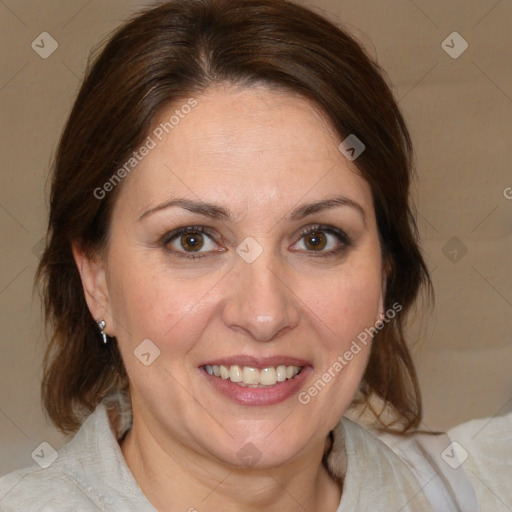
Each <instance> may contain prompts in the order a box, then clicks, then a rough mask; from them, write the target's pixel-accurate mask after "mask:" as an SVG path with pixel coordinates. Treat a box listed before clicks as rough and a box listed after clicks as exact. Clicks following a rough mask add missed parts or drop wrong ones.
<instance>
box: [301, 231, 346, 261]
mask: <svg viewBox="0 0 512 512" xmlns="http://www.w3.org/2000/svg"><path fill="white" fill-rule="evenodd" d="M316 231H321V232H325V233H329V234H331V235H333V236H335V237H336V238H337V239H338V241H339V245H338V246H337V247H335V248H334V249H330V250H328V251H306V250H304V249H299V250H295V251H296V252H303V253H309V254H311V255H313V256H329V255H334V254H337V253H338V252H340V251H342V250H343V249H346V248H347V247H349V246H351V245H352V240H351V238H350V237H349V236H348V235H347V233H346V232H345V231H344V230H342V229H340V228H337V227H335V226H332V225H328V224H312V225H308V226H305V227H304V228H302V229H301V230H300V231H299V234H298V237H297V240H296V241H295V242H294V243H293V245H295V244H297V243H298V242H300V241H301V240H302V239H303V238H304V236H306V235H309V234H311V233H314V232H316ZM315 253H316V254H315Z"/></svg>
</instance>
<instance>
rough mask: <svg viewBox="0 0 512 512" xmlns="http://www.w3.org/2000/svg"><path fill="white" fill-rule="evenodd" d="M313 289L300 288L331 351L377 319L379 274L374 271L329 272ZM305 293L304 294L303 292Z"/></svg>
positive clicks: (379, 296) (379, 295) (345, 343)
mask: <svg viewBox="0 0 512 512" xmlns="http://www.w3.org/2000/svg"><path fill="white" fill-rule="evenodd" d="M314 290H316V291H313V292H312V291H311V288H309V290H303V291H301V292H300V293H302V295H301V296H304V297H307V299H306V300H305V303H306V305H307V307H308V308H309V309H310V310H311V312H312V313H313V314H311V315H310V317H311V318H312V319H314V321H315V322H316V325H317V330H319V329H320V330H322V332H324V333H325V336H323V337H322V339H324V340H326V344H328V345H329V347H328V348H329V349H330V350H342V349H343V348H344V347H345V346H346V345H347V344H350V343H351V341H352V340H353V339H355V338H356V337H357V336H358V335H359V334H360V333H361V332H363V331H364V330H365V329H367V328H368V327H370V326H373V325H374V324H375V323H376V321H377V318H378V311H379V304H380V299H381V277H380V275H379V274H378V273H377V272H373V271H371V270H369V269H366V271H365V272H361V273H359V272H354V273H343V272H340V273H339V274H336V275H332V276H331V277H330V278H328V279H325V280H323V281H322V282H319V283H318V286H316V287H315V289H314ZM306 293H307V294H306Z"/></svg>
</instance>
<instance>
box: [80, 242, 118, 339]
mask: <svg viewBox="0 0 512 512" xmlns="http://www.w3.org/2000/svg"><path fill="white" fill-rule="evenodd" d="M71 248H72V251H73V258H74V259H75V263H76V266H77V268H78V272H79V274H80V278H81V280H82V286H83V289H84V295H85V300H86V302H87V306H88V307H89V311H90V312H91V315H92V317H93V318H94V320H96V322H99V321H100V320H105V324H106V326H105V332H106V333H107V334H108V335H109V336H115V333H114V332H113V331H114V330H115V326H114V322H113V320H112V316H111V314H110V299H109V293H108V286H107V274H106V266H105V263H104V261H103V260H102V258H100V257H91V255H90V254H88V253H87V252H86V251H85V250H84V248H83V246H82V244H80V243H79V242H73V243H72V245H71Z"/></svg>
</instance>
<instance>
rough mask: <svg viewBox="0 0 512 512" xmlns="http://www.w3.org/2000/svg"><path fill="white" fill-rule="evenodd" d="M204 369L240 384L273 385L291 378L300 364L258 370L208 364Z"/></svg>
mask: <svg viewBox="0 0 512 512" xmlns="http://www.w3.org/2000/svg"><path fill="white" fill-rule="evenodd" d="M205 369H206V371H207V372H208V373H209V374H210V375H215V377H222V378H223V379H229V380H231V381H232V382H236V383H237V384H239V385H241V386H258V385H263V386H273V385H274V384H276V382H283V381H285V380H286V379H292V378H293V377H295V375H297V374H298V373H299V372H300V370H301V369H302V367H301V366H285V365H284V364H282V365H279V366H276V367H273V366H269V367H268V368H263V369H262V370H259V369H258V368H253V367H251V366H239V365H237V364H233V365H231V366H224V365H222V364H221V365H216V364H214V365H211V366H210V365H209V364H207V365H206V366H205Z"/></svg>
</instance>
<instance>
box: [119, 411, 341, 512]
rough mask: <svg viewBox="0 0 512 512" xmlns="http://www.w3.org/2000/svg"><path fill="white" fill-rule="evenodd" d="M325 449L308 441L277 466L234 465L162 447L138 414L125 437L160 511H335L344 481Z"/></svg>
mask: <svg viewBox="0 0 512 512" xmlns="http://www.w3.org/2000/svg"><path fill="white" fill-rule="evenodd" d="M324 448H325V446H324V445H323V444H322V445H318V446H310V447H308V452H307V453H306V454H304V455H303V456H301V457H299V458H297V459H295V460H294V461H292V462H290V463H287V464H285V465H283V466H279V467H275V468H269V469H259V468H258V469H255V468H251V469H250V468H233V466H228V465H224V464H222V463H221V462H219V461H218V460H215V459H213V458H205V457H204V456H203V455H201V454H199V453H198V452H197V451H194V450H192V449H190V448H189V447H187V446H184V445H182V444H179V443H174V442H171V443H166V444H165V447H164V445H163V444H162V443H161V442H159V441H158V439H157V436H155V435H154V434H153V433H152V432H151V431H150V430H149V429H147V428H145V425H144V424H143V423H141V422H137V421H136V418H134V422H133V427H132V429H131V430H130V431H129V432H128V434H127V435H126V437H125V438H124V439H123V441H122V442H121V450H122V452H123V455H124V457H125V459H126V462H127V464H128V467H129V468H130V471H131V472H132V474H133V476H134V478H135V480H136V481H137V483H138V484H139V487H140V488H141V490H142V492H143V493H144V494H145V496H146V497H147V498H148V500H149V501H150V502H151V503H152V504H153V506H154V507H155V508H156V509H157V510H159V511H161V512H174V511H185V510H186V511H191V512H193V511H200V512H210V511H211V512H213V511H218V510H223V511H225V512H253V511H254V512H256V511H260V510H262V509H263V510H269V511H279V512H292V511H293V512H296V511H297V509H298V508H299V509H303V510H323V511H325V512H335V511H336V510H337V508H338V505H339V502H340V498H341V483H340V482H339V481H335V480H334V479H333V478H332V477H331V476H330V475H329V473H328V471H327V469H326V468H325V466H324V465H323V464H322V456H323V454H324ZM171 504H172V505H171Z"/></svg>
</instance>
